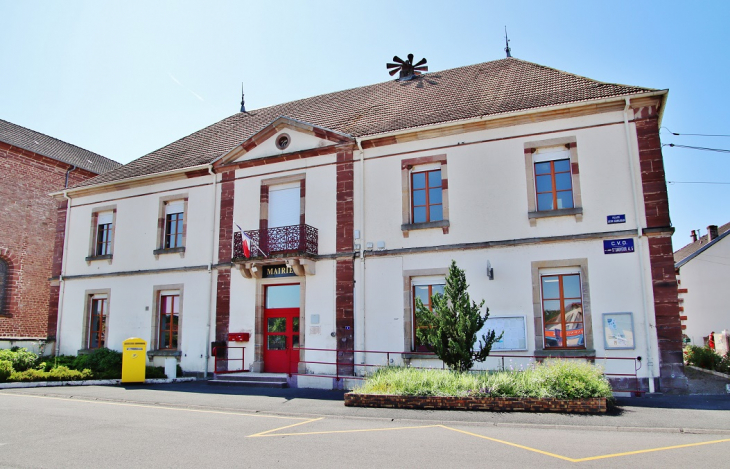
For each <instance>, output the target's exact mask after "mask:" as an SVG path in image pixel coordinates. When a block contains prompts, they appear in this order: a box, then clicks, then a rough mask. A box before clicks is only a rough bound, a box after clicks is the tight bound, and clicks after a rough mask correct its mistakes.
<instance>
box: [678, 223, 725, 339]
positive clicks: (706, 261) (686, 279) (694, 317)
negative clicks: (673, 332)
mask: <svg viewBox="0 0 730 469" xmlns="http://www.w3.org/2000/svg"><path fill="white" fill-rule="evenodd" d="M674 262H675V264H674V266H675V268H676V270H677V279H678V280H679V282H680V285H679V301H680V307H679V309H680V311H681V313H680V315H681V319H682V330H683V332H684V335H685V336H686V338H687V339H689V341H690V343H692V344H694V345H699V346H703V345H705V339H706V337H707V336H709V335H710V333H711V332H716V333H718V334H719V333H720V332H722V331H723V330H726V329H728V330H730V288H728V287H729V286H730V223H726V224H724V225H722V226H721V227H719V228H718V227H717V225H710V226H708V227H707V234H706V235H705V236H699V237H698V233H697V232H695V231H694V230H693V231H692V242H691V243H689V244H688V245H686V246H684V247H683V248H682V249H679V250H677V252H675V253H674Z"/></svg>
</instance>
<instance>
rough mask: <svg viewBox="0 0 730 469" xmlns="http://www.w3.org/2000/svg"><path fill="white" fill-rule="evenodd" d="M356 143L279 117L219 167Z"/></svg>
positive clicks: (235, 150) (221, 159)
mask: <svg viewBox="0 0 730 469" xmlns="http://www.w3.org/2000/svg"><path fill="white" fill-rule="evenodd" d="M351 141H354V139H353V138H352V137H350V136H349V135H345V134H341V133H339V132H334V131H332V130H328V129H325V128H322V127H318V126H315V125H312V124H308V123H306V122H302V121H298V120H296V119H291V118H288V117H279V118H278V119H276V120H275V121H274V122H272V123H271V124H269V125H267V126H266V127H264V128H263V129H262V130H261V131H259V132H257V133H256V134H255V135H253V136H252V137H250V138H248V139H246V140H245V141H244V142H242V143H241V144H240V145H237V146H236V147H235V148H233V149H232V150H231V151H229V152H228V153H226V154H225V155H224V156H222V157H221V158H220V159H219V160H218V162H216V165H217V166H221V165H225V164H234V163H238V162H241V161H248V160H254V159H262V158H268V157H273V156H281V155H286V154H290V153H297V152H302V151H307V150H313V149H320V148H325V147H329V146H334V145H339V144H341V143H346V142H351Z"/></svg>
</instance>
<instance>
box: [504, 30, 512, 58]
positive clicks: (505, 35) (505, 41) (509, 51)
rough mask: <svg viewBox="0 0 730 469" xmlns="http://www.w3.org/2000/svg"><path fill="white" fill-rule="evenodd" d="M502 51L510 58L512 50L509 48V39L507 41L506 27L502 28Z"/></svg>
mask: <svg viewBox="0 0 730 469" xmlns="http://www.w3.org/2000/svg"><path fill="white" fill-rule="evenodd" d="M504 45H505V46H506V47H505V48H504V51H505V52H506V53H507V57H512V48H511V47H510V46H509V39H507V26H506V25H505V27H504Z"/></svg>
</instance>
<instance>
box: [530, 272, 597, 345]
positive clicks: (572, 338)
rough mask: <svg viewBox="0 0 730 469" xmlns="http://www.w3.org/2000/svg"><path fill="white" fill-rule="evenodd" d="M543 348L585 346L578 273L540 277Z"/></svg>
mask: <svg viewBox="0 0 730 469" xmlns="http://www.w3.org/2000/svg"><path fill="white" fill-rule="evenodd" d="M540 286H541V289H542V312H543V327H544V334H545V335H544V337H545V348H546V349H548V348H585V346H586V341H585V332H584V322H583V299H582V295H581V279H580V274H577V273H576V274H556V275H543V276H541V277H540Z"/></svg>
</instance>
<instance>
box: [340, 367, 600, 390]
mask: <svg viewBox="0 0 730 469" xmlns="http://www.w3.org/2000/svg"><path fill="white" fill-rule="evenodd" d="M354 392H357V393H362V394H390V395H399V396H458V397H462V396H476V397H483V396H490V397H542V398H545V397H552V398H557V399H585V398H591V397H611V396H612V393H611V385H610V384H609V383H608V380H607V379H606V377H605V376H604V375H603V370H602V369H601V368H600V367H597V366H595V365H591V364H590V363H588V362H585V361H577V360H547V361H545V362H544V363H539V364H536V365H534V366H530V367H529V368H527V369H526V370H524V371H499V372H491V373H490V372H474V373H459V372H454V371H446V370H422V369H415V368H400V367H387V368H382V369H380V370H378V371H376V372H375V373H374V374H373V375H371V376H370V377H368V379H367V380H366V382H365V384H364V385H363V387H361V388H359V389H357V390H356V391H354Z"/></svg>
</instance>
